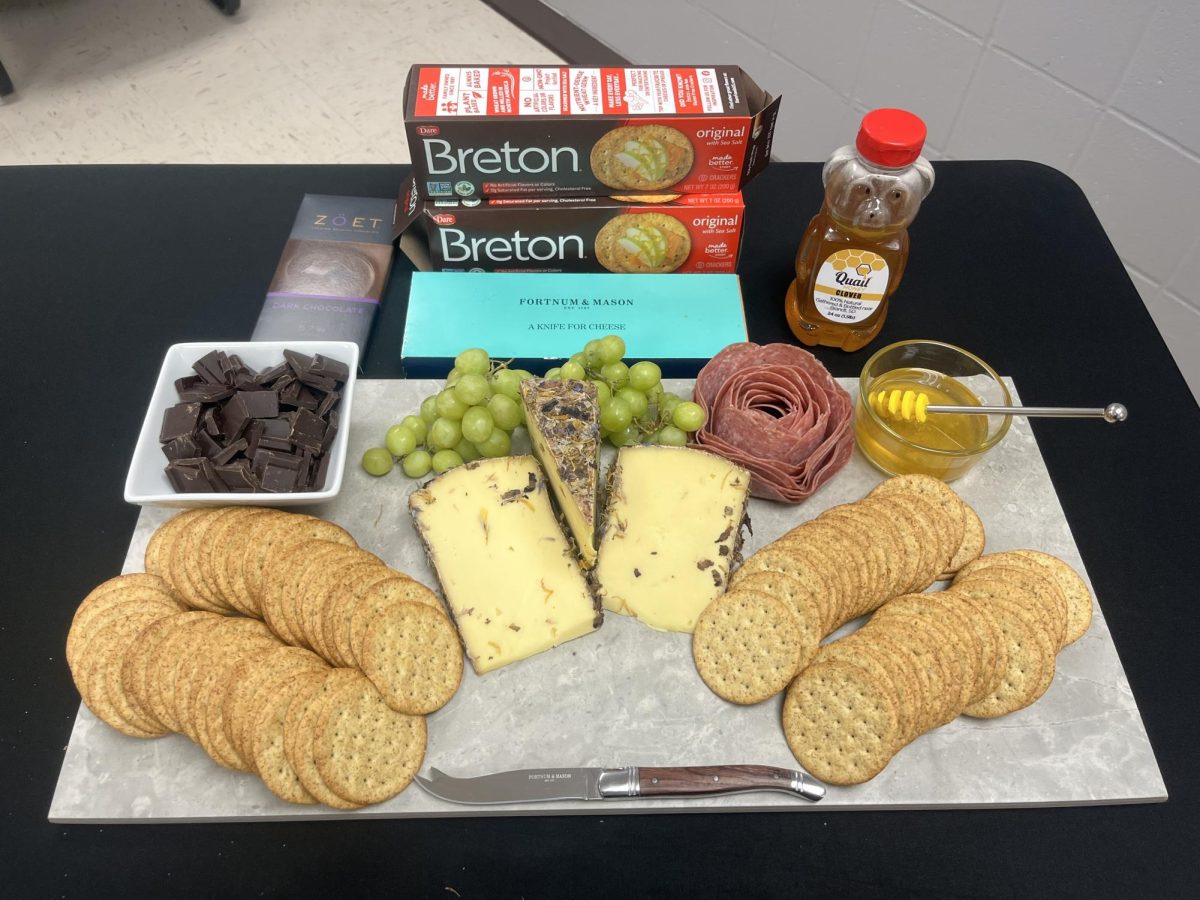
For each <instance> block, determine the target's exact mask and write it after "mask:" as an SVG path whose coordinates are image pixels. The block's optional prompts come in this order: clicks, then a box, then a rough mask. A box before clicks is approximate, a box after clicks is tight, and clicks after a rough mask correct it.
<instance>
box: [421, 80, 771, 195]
mask: <svg viewBox="0 0 1200 900" xmlns="http://www.w3.org/2000/svg"><path fill="white" fill-rule="evenodd" d="M779 99H780V98H778V97H772V96H771V95H770V94H768V93H767V92H766V91H764V90H763V89H762V88H760V87H759V86H758V85H757V84H755V83H754V82H753V81H752V80H751V79H750V78H749V77H748V76H747V75H746V73H745V72H743V71H742V70H741V69H740V68H738V67H737V66H670V67H667V66H664V67H644V68H643V67H639V68H608V67H604V68H601V67H585V66H550V67H545V66H543V67H536V66H504V67H489V66H438V65H416V66H413V67H412V69H411V70H410V71H409V75H408V83H407V84H406V85H405V89H404V121H405V128H406V130H407V133H408V146H409V150H410V152H411V155H412V162H413V170H414V172H415V173H416V176H417V191H418V193H419V194H420V195H421V196H422V197H424V198H426V199H438V198H446V197H466V198H474V197H514V196H522V195H525V196H528V195H553V196H564V195H578V196H595V195H608V194H637V193H656V192H663V191H671V192H673V193H682V194H716V193H731V192H734V191H739V190H741V189H742V186H743V185H744V184H745V183H746V182H747V181H749V180H750V179H751V178H753V177H754V176H755V175H757V174H758V173H759V172H761V171H762V170H763V169H764V168H766V165H767V162H768V160H769V158H770V155H771V139H772V137H773V135H774V131H775V119H776V117H777V116H778V114H779Z"/></svg>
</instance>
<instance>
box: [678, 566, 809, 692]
mask: <svg viewBox="0 0 1200 900" xmlns="http://www.w3.org/2000/svg"><path fill="white" fill-rule="evenodd" d="M819 645H820V636H819V634H818V633H817V632H816V631H814V630H812V629H808V630H807V631H806V630H805V628H804V627H803V626H802V624H801V623H800V622H799V621H798V620H797V618H796V615H795V613H793V612H792V610H791V608H790V607H789V606H788V605H787V604H786V603H784V602H783V601H781V600H777V599H776V598H774V597H772V596H771V595H769V594H764V593H761V592H759V591H755V590H752V589H748V588H746V587H739V588H734V589H733V590H731V591H730V592H729V593H727V594H723V595H722V596H720V597H717V599H715V600H714V601H713V602H712V603H710V604H709V605H708V606H707V607H705V609H704V611H703V612H702V613H701V614H700V616H699V617H698V618H697V619H696V627H695V629H694V630H693V632H692V659H693V660H695V663H696V671H697V672H699V673H700V678H701V679H702V680H703V681H704V683H705V684H706V685H708V687H709V689H710V690H711V691H712V692H713V693H714V694H716V695H717V696H718V697H721V698H723V699H725V700H728V701H729V702H730V703H739V704H742V705H750V704H754V703H761V702H763V701H764V700H768V699H770V698H771V697H774V696H775V695H776V694H778V693H780V692H781V691H783V690H784V689H785V688H786V687H787V686H788V684H789V683H791V680H792V679H793V678H794V677H795V676H796V673H797V672H799V671H800V670H801V669H802V668H803V667H804V666H805V664H806V663H807V662H808V661H809V660H810V659H812V657H813V656H814V655H815V654H816V651H817V648H818V646H819Z"/></svg>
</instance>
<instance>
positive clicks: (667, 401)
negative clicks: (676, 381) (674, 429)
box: [658, 394, 683, 419]
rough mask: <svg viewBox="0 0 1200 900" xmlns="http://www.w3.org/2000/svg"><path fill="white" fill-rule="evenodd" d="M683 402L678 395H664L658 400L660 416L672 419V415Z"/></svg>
mask: <svg viewBox="0 0 1200 900" xmlns="http://www.w3.org/2000/svg"><path fill="white" fill-rule="evenodd" d="M682 402H683V398H682V397H680V396H679V395H678V394H663V395H662V396H661V397H659V398H658V412H659V415H662V416H666V417H667V418H668V419H669V418H671V413H673V412H675V407H677V406H678V405H679V404H680V403H682Z"/></svg>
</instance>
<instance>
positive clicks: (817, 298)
mask: <svg viewBox="0 0 1200 900" xmlns="http://www.w3.org/2000/svg"><path fill="white" fill-rule="evenodd" d="M889 277H890V271H889V269H888V264H887V261H886V260H884V258H883V257H882V256H880V255H878V254H877V253H872V252H871V251H869V250H839V251H837V252H836V253H834V254H832V255H830V256H827V257H826V258H825V262H823V263H822V264H821V268H820V270H819V271H818V272H817V279H816V283H815V284H814V285H813V303H815V304H816V307H817V310H818V311H819V312H820V313H821V315H823V316H824V317H825V318H826V319H829V321H831V322H861V321H863V320H864V319H867V318H869V317H870V316H871V314H872V313H874V312H875V310H877V309H878V308H879V302H880V301H881V300H882V299H883V298H884V296H886V294H887V286H888V278H889Z"/></svg>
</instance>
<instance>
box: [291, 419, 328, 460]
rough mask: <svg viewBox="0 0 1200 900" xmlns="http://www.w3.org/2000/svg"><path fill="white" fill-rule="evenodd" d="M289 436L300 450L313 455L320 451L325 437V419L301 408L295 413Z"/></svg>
mask: <svg viewBox="0 0 1200 900" xmlns="http://www.w3.org/2000/svg"><path fill="white" fill-rule="evenodd" d="M289 438H290V440H291V442H292V443H293V444H295V445H296V447H297V448H298V449H300V450H307V451H309V452H310V453H312V454H314V455H315V454H317V453H320V452H321V450H322V441H324V439H325V420H324V419H322V418H321V417H320V416H316V415H314V414H313V413H310V412H309V411H308V410H307V409H301V410H299V411H298V412H297V413H296V420H295V421H294V422H293V423H292V432H291V434H290V435H289Z"/></svg>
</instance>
